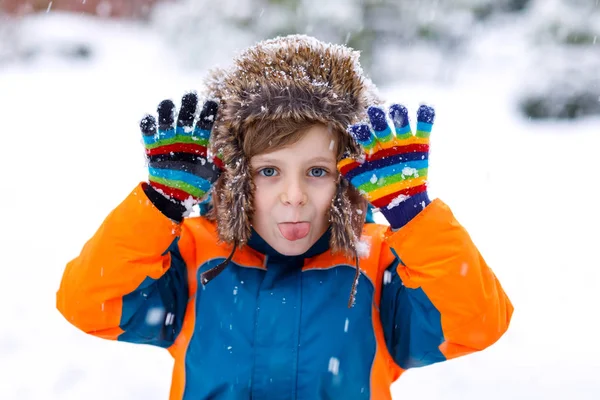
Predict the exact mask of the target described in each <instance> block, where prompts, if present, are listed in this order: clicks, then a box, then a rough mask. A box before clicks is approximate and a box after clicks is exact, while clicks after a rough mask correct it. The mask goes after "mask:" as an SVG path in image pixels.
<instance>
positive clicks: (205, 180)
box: [140, 93, 223, 221]
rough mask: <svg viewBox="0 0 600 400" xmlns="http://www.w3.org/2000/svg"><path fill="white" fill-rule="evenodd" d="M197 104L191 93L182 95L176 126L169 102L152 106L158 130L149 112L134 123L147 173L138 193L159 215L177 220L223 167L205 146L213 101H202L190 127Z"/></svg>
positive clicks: (202, 193)
mask: <svg viewBox="0 0 600 400" xmlns="http://www.w3.org/2000/svg"><path fill="white" fill-rule="evenodd" d="M197 105H198V96H197V95H196V93H186V94H185V95H184V96H183V97H182V99H181V109H180V111H179V115H178V116H177V124H176V125H175V124H174V122H175V111H176V108H175V104H173V102H172V101H171V100H163V101H162V102H161V103H160V104H159V105H158V110H157V111H158V130H157V123H156V120H155V118H154V117H153V116H152V115H146V116H145V117H144V118H143V119H142V121H141V122H140V130H141V131H142V137H143V139H144V147H145V149H146V159H147V161H148V172H149V185H146V186H145V187H144V191H145V192H146V194H147V195H148V197H149V198H150V200H151V201H152V202H153V203H154V205H155V206H156V207H157V208H158V209H159V210H161V211H162V212H163V214H165V215H166V216H168V217H170V218H172V219H174V220H177V221H181V220H182V219H183V216H184V215H185V214H186V212H189V211H191V208H192V206H194V205H195V204H198V203H199V202H200V201H201V200H202V198H203V197H205V195H206V193H208V192H209V191H210V189H211V188H212V186H213V183H214V182H215V181H216V180H217V178H218V177H219V175H220V174H221V171H222V170H223V163H222V161H221V160H220V159H219V158H218V157H214V158H211V157H210V154H208V150H207V149H208V145H209V139H210V133H211V130H212V126H213V124H214V120H215V117H216V115H217V109H218V104H217V103H216V102H214V101H210V100H209V101H207V102H205V103H204V106H203V107H202V110H201V112H200V116H199V118H198V120H197V122H196V124H195V125H194V119H195V115H196V108H197Z"/></svg>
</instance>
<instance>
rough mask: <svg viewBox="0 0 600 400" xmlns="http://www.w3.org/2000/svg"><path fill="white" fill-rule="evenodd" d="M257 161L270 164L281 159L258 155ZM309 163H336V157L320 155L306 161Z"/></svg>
mask: <svg viewBox="0 0 600 400" xmlns="http://www.w3.org/2000/svg"><path fill="white" fill-rule="evenodd" d="M256 161H257V162H260V163H270V164H276V163H277V162H279V161H281V160H278V159H276V158H269V157H264V158H263V157H260V156H259V157H257V160H256ZM306 162H307V163H309V164H310V163H314V162H324V163H332V162H333V163H335V159H332V158H330V157H323V156H318V157H313V158H311V159H309V160H307V161H306Z"/></svg>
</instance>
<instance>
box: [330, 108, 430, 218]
mask: <svg viewBox="0 0 600 400" xmlns="http://www.w3.org/2000/svg"><path fill="white" fill-rule="evenodd" d="M367 113H368V115H369V120H370V126H369V124H366V123H361V124H356V125H352V126H351V127H350V128H349V132H350V134H351V135H352V137H353V138H354V139H355V140H356V142H357V143H358V144H360V145H361V146H362V148H363V150H364V152H365V158H364V160H354V159H352V158H344V159H342V160H341V161H340V162H339V163H338V169H339V171H340V173H341V174H342V175H343V176H344V177H345V178H346V179H347V180H348V181H349V182H350V183H351V184H352V185H353V186H354V187H355V188H356V189H358V191H359V192H360V193H361V194H362V195H363V196H365V197H366V198H367V200H369V202H370V203H371V204H372V205H373V206H375V207H377V208H379V210H380V211H381V213H382V214H383V215H384V216H385V217H386V219H387V220H388V222H389V223H390V225H391V227H392V228H394V229H398V228H400V227H402V226H404V225H406V224H407V223H408V222H409V221H410V220H411V219H412V218H414V217H415V216H416V215H417V214H418V213H419V212H420V211H421V210H423V209H424V208H425V207H426V206H427V204H429V203H430V202H431V201H430V200H429V196H428V194H427V170H428V165H429V134H430V133H431V127H432V125H433V120H434V117H435V111H434V109H433V108H431V107H428V106H424V105H423V106H421V107H419V110H418V112H417V131H416V135H415V134H413V132H412V130H411V127H410V124H409V120H408V111H407V109H406V107H404V106H402V105H398V104H394V105H392V106H391V107H390V111H389V117H390V119H391V121H392V122H393V125H394V128H392V127H391V126H390V124H389V123H388V121H387V118H386V114H385V112H384V111H383V110H382V109H381V108H379V107H369V109H368V111H367Z"/></svg>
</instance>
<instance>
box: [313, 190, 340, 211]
mask: <svg viewBox="0 0 600 400" xmlns="http://www.w3.org/2000/svg"><path fill="white" fill-rule="evenodd" d="M335 190H336V184H335V183H333V184H331V185H327V187H322V188H319V190H316V191H315V193H314V197H313V199H314V203H315V206H316V208H317V209H318V210H319V212H321V213H326V212H327V211H329V208H330V207H331V201H332V200H333V196H334V195H335Z"/></svg>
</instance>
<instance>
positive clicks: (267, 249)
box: [247, 227, 331, 259]
mask: <svg viewBox="0 0 600 400" xmlns="http://www.w3.org/2000/svg"><path fill="white" fill-rule="evenodd" d="M330 239H331V227H329V228H328V229H327V230H326V231H325V233H324V234H323V235H321V237H320V238H319V239H318V240H317V241H316V242H315V244H313V245H312V246H311V248H310V249H308V250H307V251H306V252H305V253H303V254H300V255H297V256H285V255H283V254H281V253H279V252H278V251H277V250H275V249H274V248H273V247H271V245H269V244H268V243H267V242H266V240H264V239H263V238H262V237H261V236H260V235H259V234H258V233H257V232H256V231H255V230H254V228H252V233H251V235H250V239H249V240H248V243H247V244H248V246H250V247H251V248H252V249H254V250H256V251H258V252H259V253H262V254H264V255H266V256H268V257H269V258H289V259H293V258H301V259H304V258H310V257H314V256H317V255H319V254H322V253H324V252H325V251H327V250H328V249H329V240H330Z"/></svg>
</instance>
